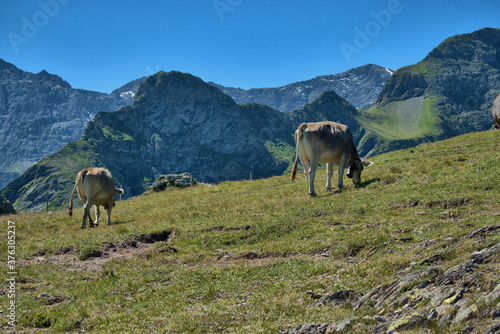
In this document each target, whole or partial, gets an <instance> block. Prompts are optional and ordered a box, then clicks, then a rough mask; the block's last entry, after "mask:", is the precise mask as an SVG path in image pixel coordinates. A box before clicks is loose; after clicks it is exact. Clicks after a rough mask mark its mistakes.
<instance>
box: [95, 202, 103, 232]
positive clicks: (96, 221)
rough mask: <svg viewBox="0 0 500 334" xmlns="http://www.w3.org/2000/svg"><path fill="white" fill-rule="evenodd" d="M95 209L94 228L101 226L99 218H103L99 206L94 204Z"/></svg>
mask: <svg viewBox="0 0 500 334" xmlns="http://www.w3.org/2000/svg"><path fill="white" fill-rule="evenodd" d="M94 209H95V223H94V226H95V227H97V226H99V218H100V217H101V211H99V206H98V205H95V204H94Z"/></svg>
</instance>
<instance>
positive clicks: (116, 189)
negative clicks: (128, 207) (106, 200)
mask: <svg viewBox="0 0 500 334" xmlns="http://www.w3.org/2000/svg"><path fill="white" fill-rule="evenodd" d="M115 191H116V193H117V194H120V195H121V194H123V193H124V191H123V189H122V188H117V187H115Z"/></svg>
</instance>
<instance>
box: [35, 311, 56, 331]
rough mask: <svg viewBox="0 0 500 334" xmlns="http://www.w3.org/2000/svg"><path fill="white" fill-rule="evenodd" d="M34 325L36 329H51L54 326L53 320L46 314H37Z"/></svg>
mask: <svg viewBox="0 0 500 334" xmlns="http://www.w3.org/2000/svg"><path fill="white" fill-rule="evenodd" d="M33 325H34V326H35V327H36V328H49V327H50V326H51V325H52V319H50V318H49V316H48V315H46V314H45V313H37V314H35V318H34V320H33Z"/></svg>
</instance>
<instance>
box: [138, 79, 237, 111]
mask: <svg viewBox="0 0 500 334" xmlns="http://www.w3.org/2000/svg"><path fill="white" fill-rule="evenodd" d="M214 95H218V96H219V98H227V99H229V100H231V98H230V97H229V96H227V95H225V94H224V93H222V92H221V91H220V90H219V89H218V88H216V87H214V86H212V85H210V84H207V83H205V82H204V81H203V80H201V79H200V78H199V77H196V76H194V75H191V74H189V73H182V72H179V71H170V72H168V73H167V72H163V71H160V72H157V73H156V74H154V75H152V76H149V77H148V78H147V79H146V80H144V81H143V83H142V84H141V85H140V86H139V89H138V90H137V93H136V94H135V102H138V101H140V100H141V99H143V98H144V97H148V100H150V99H153V100H156V101H168V102H169V103H172V102H174V101H179V102H180V103H184V102H186V101H193V102H203V101H205V102H206V101H208V100H210V99H212V98H213V97H214ZM233 103H234V102H233Z"/></svg>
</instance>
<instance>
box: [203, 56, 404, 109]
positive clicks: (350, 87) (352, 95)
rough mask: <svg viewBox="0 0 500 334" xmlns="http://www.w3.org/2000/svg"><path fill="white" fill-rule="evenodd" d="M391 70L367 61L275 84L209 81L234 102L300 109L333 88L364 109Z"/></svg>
mask: <svg viewBox="0 0 500 334" xmlns="http://www.w3.org/2000/svg"><path fill="white" fill-rule="evenodd" d="M393 72H394V70H391V69H388V68H386V67H381V66H377V65H373V64H368V65H364V66H360V67H356V68H353V69H350V70H348V71H345V72H342V73H339V74H333V75H323V76H319V77H316V78H313V79H310V80H306V81H300V82H295V83H292V84H289V85H286V86H282V87H277V88H253V89H248V90H245V89H241V88H232V87H224V86H221V85H218V84H215V83H212V82H210V84H212V85H214V86H216V87H217V88H219V89H220V90H221V91H222V92H224V93H225V94H227V95H229V96H231V97H232V98H233V99H234V100H235V101H236V102H237V103H254V102H255V103H260V104H265V105H267V106H270V107H271V108H274V109H277V110H280V111H283V112H290V111H292V110H297V109H301V108H302V107H304V105H306V104H308V103H310V102H312V101H314V100H316V99H317V98H318V97H319V96H320V95H321V94H322V93H324V92H327V91H335V92H336V93H337V94H339V95H340V96H341V97H343V98H344V99H346V100H347V101H349V102H350V103H351V104H352V105H353V106H355V107H356V108H358V109H362V110H364V109H366V108H368V107H369V106H370V104H372V103H373V102H374V101H375V100H376V99H377V97H378V95H379V93H380V91H381V90H382V88H383V87H384V84H385V83H386V81H387V80H388V79H389V77H390V76H391V75H392V73H393Z"/></svg>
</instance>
